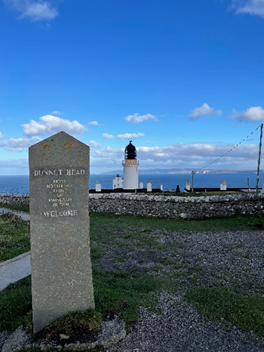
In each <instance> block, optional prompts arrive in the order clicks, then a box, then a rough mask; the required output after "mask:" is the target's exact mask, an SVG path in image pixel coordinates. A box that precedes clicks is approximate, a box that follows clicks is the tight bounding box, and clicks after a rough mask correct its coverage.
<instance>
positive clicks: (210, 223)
mask: <svg viewBox="0 0 264 352" xmlns="http://www.w3.org/2000/svg"><path fill="white" fill-rule="evenodd" d="M90 221H91V224H90V226H91V237H94V238H95V237H96V239H97V240H100V243H101V244H103V243H105V242H106V241H108V237H107V236H106V234H111V237H112V238H114V237H115V238H124V237H127V238H130V239H133V238H135V239H138V238H142V235H143V234H144V237H143V240H145V241H147V240H148V241H150V242H151V241H153V237H152V235H151V232H153V231H157V230H158V229H161V230H163V229H165V230H167V231H174V232H183V233H190V232H207V231H213V232H216V231H232V230H259V229H260V228H262V227H263V228H264V217H257V216H254V215H236V216H230V217H215V218H206V219H171V218H157V217H154V218H153V217H142V216H137V215H115V214H111V213H91V214H90ZM135 229H139V231H135ZM145 236H148V237H145ZM144 238H145V239H144Z"/></svg>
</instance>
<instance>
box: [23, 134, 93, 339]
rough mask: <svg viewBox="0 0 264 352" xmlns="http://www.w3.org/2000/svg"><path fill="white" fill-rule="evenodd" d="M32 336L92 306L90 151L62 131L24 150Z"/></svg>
mask: <svg viewBox="0 0 264 352" xmlns="http://www.w3.org/2000/svg"><path fill="white" fill-rule="evenodd" d="M29 164H30V233H31V266H32V308H33V326H34V333H36V332H38V331H40V330H41V329H42V328H44V327H45V326H47V325H48V324H49V323H51V322H52V321H54V320H55V319H57V318H59V317H60V316H63V315H65V314H67V313H69V312H71V311H77V310H84V309H87V308H93V307H94V295H93V282H92V268H91V259H90V242H89V210H88V190H89V147H88V146H87V145H85V144H83V143H81V142H79V141H78V140H77V139H75V138H73V137H72V136H70V135H68V134H66V133H65V132H60V133H58V134H56V135H54V136H52V137H50V138H47V139H45V140H43V141H41V142H39V143H37V144H35V145H33V146H32V147H30V149H29Z"/></svg>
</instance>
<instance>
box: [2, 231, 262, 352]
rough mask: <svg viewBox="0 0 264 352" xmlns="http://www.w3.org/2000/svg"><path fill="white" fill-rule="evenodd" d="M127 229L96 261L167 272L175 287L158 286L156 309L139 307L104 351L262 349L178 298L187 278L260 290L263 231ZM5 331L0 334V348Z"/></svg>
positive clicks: (250, 351)
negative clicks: (137, 315)
mask: <svg viewBox="0 0 264 352" xmlns="http://www.w3.org/2000/svg"><path fill="white" fill-rule="evenodd" d="M133 231H134V234H135V236H133V235H132V236H131V237H129V238H124V237H123V236H122V233H118V234H117V235H118V236H116V238H112V239H110V240H109V243H105V244H104V245H103V246H105V249H106V250H105V252H104V253H105V255H104V257H103V259H102V260H101V262H100V263H98V264H96V265H99V266H102V267H104V268H105V269H107V270H115V269H125V270H133V269H136V270H140V271H143V272H148V273H150V274H152V275H159V276H163V277H166V276H169V277H170V278H171V283H172V286H173V287H174V288H175V287H176V288H177V289H176V290H172V292H177V293H174V294H172V293H169V290H167V291H168V292H162V293H161V294H160V295H159V307H158V308H159V309H157V311H156V312H151V311H149V310H147V309H146V308H143V307H141V308H140V318H139V320H138V322H137V323H136V324H135V325H134V327H133V328H132V330H131V332H130V333H129V334H128V335H127V336H126V338H125V339H124V340H123V341H121V342H119V343H118V344H116V345H115V346H113V347H111V348H108V350H107V351H108V352H142V351H147V352H170V351H171V352H177V351H179V352H186V351H188V352H189V351H194V352H196V351H197V352H198V351H210V352H211V351H213V352H215V351H216V352H222V351H223V352H227V351H231V352H232V351H239V352H244V351H245V352H254V351H263V352H264V340H261V339H260V338H258V337H257V336H255V335H254V334H253V333H244V332H242V331H241V330H239V329H238V328H236V327H235V326H233V327H232V326H231V327H230V326H229V327H228V328H227V327H226V326H225V327H224V326H223V325H221V324H220V323H215V322H211V321H208V320H206V319H205V318H203V317H202V316H200V315H199V314H198V312H197V311H196V310H195V309H194V308H193V307H192V306H191V305H189V304H188V303H187V302H186V301H185V300H184V293H185V292H186V289H187V288H188V287H189V286H190V285H192V284H195V285H198V286H209V285H215V284H221V286H223V287H233V286H234V285H238V286H239V287H240V288H242V289H245V290H246V291H247V292H258V293H262V294H263V292H264V231H235V232H233V231H232V232H231V231H230V232H217V233H215V232H212V233H208V232H207V233H189V234H182V233H175V232H169V231H167V230H155V231H152V232H147V231H144V229H134V230H133ZM137 233H138V234H140V236H137ZM93 245H96V243H94V244H93ZM6 337H7V334H5V333H4V334H0V350H1V344H2V342H3V341H4V339H5V338H6Z"/></svg>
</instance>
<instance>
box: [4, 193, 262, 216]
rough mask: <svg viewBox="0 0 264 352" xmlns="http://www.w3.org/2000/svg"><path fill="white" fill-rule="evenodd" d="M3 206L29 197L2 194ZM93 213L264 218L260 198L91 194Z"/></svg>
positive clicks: (243, 195)
mask: <svg viewBox="0 0 264 352" xmlns="http://www.w3.org/2000/svg"><path fill="white" fill-rule="evenodd" d="M0 203H4V204H15V205H28V204H29V196H28V195H14V194H0ZM89 210H90V212H110V213H114V214H137V215H145V216H155V217H170V218H203V217H213V216H231V215H235V214H255V215H258V216H263V215H264V197H262V195H261V194H258V195H257V194H255V193H254V194H251V193H245V194H239V195H220V196H201V197H189V196H188V197H177V196H164V195H160V196H154V195H136V194H122V193H117V194H90V196H89Z"/></svg>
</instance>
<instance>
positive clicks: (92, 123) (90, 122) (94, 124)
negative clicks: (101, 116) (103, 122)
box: [88, 121, 100, 126]
mask: <svg viewBox="0 0 264 352" xmlns="http://www.w3.org/2000/svg"><path fill="white" fill-rule="evenodd" d="M88 125H93V126H100V124H99V123H98V122H97V121H89V122H88Z"/></svg>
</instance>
